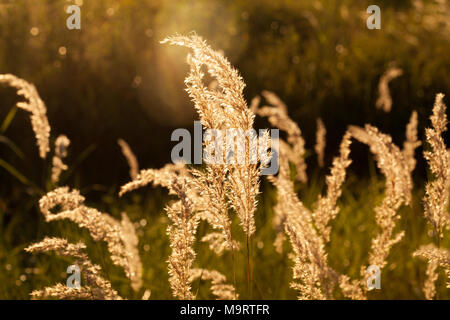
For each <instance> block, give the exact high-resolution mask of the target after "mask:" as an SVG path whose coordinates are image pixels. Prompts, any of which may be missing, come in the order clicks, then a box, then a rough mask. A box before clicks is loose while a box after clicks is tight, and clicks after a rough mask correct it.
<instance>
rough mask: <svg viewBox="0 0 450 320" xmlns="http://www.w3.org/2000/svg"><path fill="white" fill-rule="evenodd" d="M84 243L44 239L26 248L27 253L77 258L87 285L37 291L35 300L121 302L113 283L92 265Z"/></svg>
mask: <svg viewBox="0 0 450 320" xmlns="http://www.w3.org/2000/svg"><path fill="white" fill-rule="evenodd" d="M84 249H86V245H85V244H84V243H77V244H72V243H69V242H67V240H65V239H62V238H48V237H46V238H44V240H42V241H41V242H38V243H35V244H32V245H30V246H29V247H27V248H25V251H27V252H50V251H55V252H56V253H57V254H58V255H61V256H69V257H74V258H76V261H75V264H76V265H78V266H79V267H80V269H81V274H82V276H83V279H84V282H85V284H84V285H83V286H82V287H81V288H80V289H75V288H68V287H67V286H63V285H61V284H57V285H56V286H53V287H47V288H45V289H44V290H37V291H33V292H32V293H31V296H32V297H33V298H34V299H38V298H43V299H46V298H49V297H54V298H59V299H94V300H121V299H122V298H121V297H120V296H119V295H118V293H117V292H116V291H115V290H114V289H113V288H112V287H111V283H110V282H109V281H108V280H105V279H104V278H103V277H102V276H101V274H100V273H101V268H100V266H98V265H95V264H92V262H91V261H90V260H89V258H88V256H87V254H86V253H85V252H84Z"/></svg>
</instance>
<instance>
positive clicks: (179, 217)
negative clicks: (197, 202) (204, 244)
mask: <svg viewBox="0 0 450 320" xmlns="http://www.w3.org/2000/svg"><path fill="white" fill-rule="evenodd" d="M171 189H172V190H173V191H174V192H175V194H176V195H177V196H178V199H179V200H178V201H176V202H174V203H173V204H172V205H169V206H167V207H166V211H167V215H168V217H169V219H170V220H171V222H172V224H170V225H169V226H168V227H167V234H168V236H169V240H170V247H171V248H172V252H171V254H170V256H169V259H168V267H169V283H170V287H171V288H172V293H173V296H174V297H177V298H179V299H182V300H192V299H194V298H195V297H194V295H193V293H192V291H191V277H190V274H191V269H192V264H193V262H194V260H195V255H196V254H195V251H194V249H193V244H194V242H195V235H196V233H197V226H198V222H199V217H198V215H196V214H195V213H194V212H193V203H192V201H191V199H189V197H188V195H187V193H186V181H185V180H184V179H182V178H175V179H173V180H172V182H171Z"/></svg>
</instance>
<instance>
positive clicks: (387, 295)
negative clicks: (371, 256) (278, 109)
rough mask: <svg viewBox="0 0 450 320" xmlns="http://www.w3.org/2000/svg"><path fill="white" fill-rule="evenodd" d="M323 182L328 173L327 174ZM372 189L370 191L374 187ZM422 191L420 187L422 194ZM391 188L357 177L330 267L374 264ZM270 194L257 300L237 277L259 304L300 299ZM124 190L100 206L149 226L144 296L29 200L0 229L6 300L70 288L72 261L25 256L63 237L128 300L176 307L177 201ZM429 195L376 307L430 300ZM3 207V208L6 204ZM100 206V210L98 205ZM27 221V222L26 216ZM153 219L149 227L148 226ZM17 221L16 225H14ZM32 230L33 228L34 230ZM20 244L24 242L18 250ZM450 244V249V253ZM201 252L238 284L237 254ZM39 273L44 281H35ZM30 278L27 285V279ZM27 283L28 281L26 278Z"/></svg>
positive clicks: (259, 241)
mask: <svg viewBox="0 0 450 320" xmlns="http://www.w3.org/2000/svg"><path fill="white" fill-rule="evenodd" d="M321 174H323V172H321ZM313 177H314V178H312V179H311V182H310V183H309V185H308V186H298V189H299V194H300V199H302V200H304V201H305V204H307V205H311V203H312V201H313V200H314V199H316V197H317V194H318V193H319V192H321V190H322V187H323V178H321V177H320V176H319V172H315V173H313ZM368 185H369V186H370V187H369V188H367V187H366V186H368ZM418 187H420V185H419V186H418ZM383 188H384V185H383V181H382V179H381V178H379V176H376V175H373V176H372V177H371V178H370V179H364V180H359V179H358V177H357V176H356V175H351V176H350V178H349V179H348V180H347V182H346V183H345V187H344V190H343V191H344V192H343V196H342V198H341V200H340V203H339V207H340V208H341V210H340V213H339V215H338V216H337V218H336V219H335V221H334V222H333V229H332V234H331V241H330V244H329V250H328V252H330V254H329V261H330V265H331V266H333V267H335V268H336V270H338V271H339V272H343V273H346V274H348V275H350V276H353V277H357V276H358V275H359V269H360V267H361V265H364V263H367V259H368V250H369V248H370V240H371V238H372V234H371V233H372V232H373V230H374V227H375V219H374V213H373V208H374V207H375V206H376V205H377V204H378V203H379V202H380V201H381V199H382V196H383V192H384V190H383ZM263 189H264V193H263V194H262V195H260V197H259V198H260V199H259V200H260V205H259V206H258V210H257V212H256V214H255V218H256V230H257V231H256V234H255V236H254V238H253V241H252V245H253V248H254V250H253V259H254V279H255V282H256V283H258V285H257V287H256V286H255V288H254V290H253V296H251V297H250V296H248V295H246V292H247V288H246V286H247V285H246V270H245V267H238V268H237V270H236V278H237V280H238V281H237V282H238V285H237V291H238V292H239V293H241V298H255V299H295V298H296V292H295V291H294V290H293V289H291V288H290V287H289V283H290V281H291V279H292V268H291V267H292V262H291V260H290V259H289V258H288V252H289V250H290V248H289V244H288V241H286V243H285V246H284V249H285V250H284V251H283V254H281V255H280V254H278V253H277V252H276V251H275V249H274V246H273V245H272V243H273V240H274V236H275V233H274V232H273V229H272V223H271V218H272V216H273V209H272V208H273V205H274V204H275V202H276V193H275V192H274V189H273V187H272V186H271V185H270V183H268V182H264V183H263ZM115 191H117V190H110V191H109V192H107V193H106V194H105V195H104V196H103V197H102V199H101V201H100V204H99V206H100V208H99V209H102V210H105V211H107V212H110V213H111V214H112V215H113V216H114V217H119V216H120V212H121V211H123V210H124V211H126V212H127V213H128V214H129V216H130V219H131V220H132V221H134V222H137V223H139V222H141V221H142V222H141V223H142V224H141V225H140V227H139V228H138V231H137V232H138V235H139V251H140V254H141V258H142V263H143V265H144V273H143V283H144V284H143V288H142V289H141V290H140V291H139V292H138V293H134V292H133V290H132V289H131V287H130V284H129V281H128V279H127V278H126V277H125V274H124V273H123V271H122V270H121V269H120V268H118V267H116V266H114V265H112V263H111V261H110V260H109V258H108V257H109V255H108V252H107V249H106V245H105V244H104V243H102V242H94V241H92V239H91V238H90V236H89V234H88V232H86V231H83V230H80V229H79V228H78V227H77V226H76V225H75V224H73V223H70V222H51V223H45V221H44V220H43V218H42V217H41V215H40V213H38V212H37V208H36V205H35V202H34V203H33V202H32V201H31V200H28V201H26V202H24V203H23V205H22V207H21V208H20V210H18V211H17V213H18V214H15V215H14V216H13V217H10V219H7V217H6V216H5V213H4V212H5V210H4V208H2V206H0V229H1V230H3V232H2V237H1V239H0V267H1V269H2V270H1V272H0V283H2V286H0V298H2V299H28V298H29V293H30V292H31V291H32V290H35V289H38V288H43V287H45V286H48V285H51V284H55V283H56V282H63V283H65V281H66V279H67V274H66V273H65V270H66V268H67V267H68V266H69V265H70V264H72V263H71V259H65V258H61V257H58V256H55V255H50V256H48V255H42V254H38V255H32V254H28V253H26V252H24V251H23V249H24V248H25V247H26V246H27V245H28V244H29V243H31V242H34V241H37V240H40V239H42V238H43V237H44V236H45V235H48V236H61V237H64V238H67V239H69V240H71V241H77V240H80V239H83V240H84V241H85V242H86V244H87V247H88V253H89V256H90V257H91V259H92V260H93V262H94V263H98V264H100V265H102V266H103V272H104V275H105V277H106V278H107V279H109V280H110V281H111V283H112V285H113V287H114V288H116V289H117V290H118V291H119V294H121V295H122V296H123V297H127V298H129V299H140V297H141V296H142V294H143V291H144V289H150V290H151V298H152V299H172V295H171V291H170V287H169V285H168V275H167V263H166V260H167V258H168V256H169V254H170V248H169V240H168V237H167V235H166V226H167V223H168V219H167V217H166V214H165V212H164V211H163V209H164V206H165V204H166V203H167V202H168V201H170V200H171V198H170V197H169V196H167V195H166V192H165V191H164V190H162V189H161V188H156V189H155V190H145V191H144V190H143V191H139V192H137V193H135V194H131V195H129V196H127V197H125V198H124V199H120V200H119V199H117V197H116V192H115ZM422 196H423V190H422V188H417V189H415V190H414V197H413V199H414V200H413V203H412V205H411V206H410V207H403V208H402V209H401V211H400V213H401V216H402V219H401V221H400V223H399V228H401V229H403V230H405V231H406V234H405V237H404V238H403V239H402V241H401V242H400V243H398V244H397V245H396V246H394V247H393V249H392V251H391V254H390V256H389V258H388V262H389V264H388V267H387V268H385V269H384V270H383V272H382V280H381V290H374V291H372V292H370V293H369V296H368V297H369V298H371V299H423V293H422V291H421V287H422V283H423V281H424V277H425V269H426V265H425V263H424V262H423V261H421V260H419V259H414V258H413V257H412V253H413V252H414V251H415V250H416V249H417V248H418V247H419V246H420V245H421V244H426V243H429V242H431V241H432V239H431V238H430V237H429V236H428V233H429V228H428V227H427V225H426V223H425V220H424V218H423V209H422V204H421V201H420V199H422ZM0 203H2V202H0ZM97 204H98V203H97ZM19 213H22V214H19ZM143 219H145V221H146V222H145V223H144V222H143ZM6 220H9V221H6ZM31 222H32V223H31ZM208 229H209V226H207V224H206V223H201V224H200V226H199V236H202V235H204V234H205V233H206V232H207V231H208ZM233 232H234V234H235V235H236V238H237V239H239V240H241V241H242V240H243V239H244V234H243V233H242V231H240V228H239V226H238V222H237V220H236V219H234V221H233ZM18 242H19V243H20V242H22V243H21V244H18ZM448 244H449V243H448V238H447V239H445V241H444V243H443V244H442V245H443V246H448ZM195 249H196V251H197V252H198V255H197V258H196V260H195V263H194V266H199V267H210V266H211V267H214V268H215V269H217V270H218V271H220V272H222V273H223V274H225V275H226V276H227V278H228V279H232V270H231V269H230V267H229V266H230V261H231V254H230V253H224V255H223V256H222V257H218V256H217V255H216V254H215V253H214V252H212V251H210V250H209V249H208V247H207V244H204V243H199V242H197V244H196V248H195ZM245 259H246V256H245V251H243V250H241V251H239V252H237V253H236V265H237V266H245ZM33 268H37V269H38V270H39V273H38V274H33V273H27V272H30V271H31V270H30V269H33ZM22 275H25V276H26V279H25V281H22V280H21V276H22ZM22 279H23V277H22ZM444 284H445V278H444V275H443V274H441V275H440V278H439V280H438V282H437V289H438V296H439V297H440V298H441V299H449V298H450V295H449V292H448V290H447V289H446V288H445V285H444ZM192 286H193V292H198V298H200V299H211V298H213V296H212V295H211V293H210V290H209V286H210V284H209V283H208V282H205V281H201V282H199V281H195V282H194V283H193V285H192Z"/></svg>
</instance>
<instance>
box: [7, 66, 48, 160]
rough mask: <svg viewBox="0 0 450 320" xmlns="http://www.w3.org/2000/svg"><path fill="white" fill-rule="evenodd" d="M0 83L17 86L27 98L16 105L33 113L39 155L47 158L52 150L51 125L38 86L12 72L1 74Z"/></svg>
mask: <svg viewBox="0 0 450 320" xmlns="http://www.w3.org/2000/svg"><path fill="white" fill-rule="evenodd" d="M0 83H4V84H7V85H9V86H11V87H14V88H16V89H17V94H18V95H19V96H23V97H24V98H25V99H26V100H27V101H26V102H18V103H17V104H16V106H17V107H18V108H20V109H23V110H25V111H28V112H29V113H31V115H30V119H31V126H32V127H33V131H34V134H35V136H36V140H37V145H38V147H39V155H40V157H41V158H43V159H45V157H46V155H47V152H49V151H50V143H49V138H50V125H49V123H48V119H47V108H46V107H45V104H44V102H43V101H42V100H41V98H40V97H39V94H38V92H37V90H36V87H35V86H34V85H33V84H31V83H29V82H27V81H25V80H23V79H20V78H18V77H16V76H14V75H12V74H0Z"/></svg>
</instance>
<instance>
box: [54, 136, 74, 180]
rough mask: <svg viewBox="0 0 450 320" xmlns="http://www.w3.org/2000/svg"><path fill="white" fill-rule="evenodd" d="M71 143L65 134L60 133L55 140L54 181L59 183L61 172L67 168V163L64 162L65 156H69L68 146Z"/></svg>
mask: <svg viewBox="0 0 450 320" xmlns="http://www.w3.org/2000/svg"><path fill="white" fill-rule="evenodd" d="M69 145H70V140H69V139H68V138H67V137H66V136H65V135H60V136H58V138H56V140H55V155H54V156H53V159H52V182H53V183H57V182H58V181H59V176H60V175H61V172H63V171H65V170H67V165H66V164H64V162H63V160H62V159H63V158H65V157H66V156H67V148H68V147H69Z"/></svg>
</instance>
